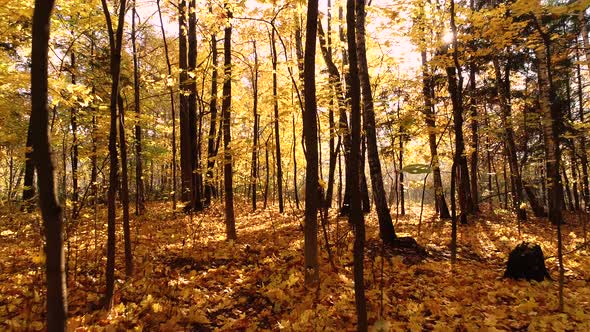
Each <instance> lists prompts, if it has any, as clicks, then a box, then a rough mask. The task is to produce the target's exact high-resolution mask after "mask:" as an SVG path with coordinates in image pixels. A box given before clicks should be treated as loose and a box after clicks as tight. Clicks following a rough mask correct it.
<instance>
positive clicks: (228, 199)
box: [221, 10, 236, 240]
mask: <svg viewBox="0 0 590 332" xmlns="http://www.w3.org/2000/svg"><path fill="white" fill-rule="evenodd" d="M227 17H228V19H230V20H231V18H232V13H231V11H229V10H227ZM224 32H225V33H224V40H223V56H224V79H223V103H222V105H221V111H222V113H223V161H224V167H223V169H224V172H223V183H224V188H225V226H226V235H227V239H228V240H235V239H236V222H235V217H234V192H233V165H232V152H231V150H230V146H229V145H230V143H231V74H232V70H231V69H232V68H231V66H232V64H231V33H232V26H231V25H228V26H226V27H225V29H224Z"/></svg>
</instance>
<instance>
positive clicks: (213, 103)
mask: <svg viewBox="0 0 590 332" xmlns="http://www.w3.org/2000/svg"><path fill="white" fill-rule="evenodd" d="M209 11H210V12H211V11H212V8H209ZM254 49H256V46H254ZM211 62H212V63H211V97H210V101H209V113H211V120H210V122H209V137H208V138H207V173H206V174H205V204H206V205H210V204H211V197H212V196H215V186H214V185H213V167H215V157H216V155H217V151H216V149H215V133H216V125H217V38H216V36H215V34H212V35H211ZM256 83H258V82H256ZM255 102H257V99H256V98H255ZM255 121H256V120H255ZM254 204H255V203H254Z"/></svg>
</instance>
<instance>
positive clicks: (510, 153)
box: [493, 58, 527, 220]
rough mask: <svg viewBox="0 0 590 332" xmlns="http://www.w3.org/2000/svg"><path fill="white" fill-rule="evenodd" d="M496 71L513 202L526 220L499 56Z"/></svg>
mask: <svg viewBox="0 0 590 332" xmlns="http://www.w3.org/2000/svg"><path fill="white" fill-rule="evenodd" d="M493 63H494V72H495V76H496V88H497V90H498V97H499V101H500V109H501V112H500V118H501V120H502V128H503V129H504V142H505V144H506V158H507V159H508V164H509V166H510V175H511V181H512V182H513V183H514V190H513V191H512V203H513V206H514V209H515V210H516V214H517V216H518V219H519V220H526V219H527V216H526V210H525V209H523V208H522V207H521V203H522V202H523V201H524V200H523V197H522V195H523V185H522V177H521V175H520V168H519V166H518V160H517V157H516V142H515V140H514V131H513V129H512V121H511V118H512V110H511V108H510V104H509V102H508V100H509V97H508V96H509V94H510V90H509V89H508V87H507V86H506V84H504V82H502V74H501V72H500V62H499V61H498V58H494V59H493ZM508 69H509V67H508V65H507V66H506V71H505V75H506V76H507V77H509V74H508Z"/></svg>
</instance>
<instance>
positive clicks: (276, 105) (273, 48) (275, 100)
mask: <svg viewBox="0 0 590 332" xmlns="http://www.w3.org/2000/svg"><path fill="white" fill-rule="evenodd" d="M273 23H274V21H273ZM275 33H276V32H275V29H274V25H273V28H272V29H271V33H270V46H271V48H270V51H271V55H272V95H273V109H274V121H273V122H274V127H275V128H274V129H275V149H276V152H275V153H276V163H277V191H278V194H279V212H280V213H283V211H284V203H283V165H282V163H281V139H280V138H281V136H280V132H279V95H278V86H277V84H278V83H277V48H276V45H275Z"/></svg>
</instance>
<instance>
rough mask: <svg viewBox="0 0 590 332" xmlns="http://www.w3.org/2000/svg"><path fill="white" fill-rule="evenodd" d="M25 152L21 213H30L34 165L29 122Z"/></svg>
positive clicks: (31, 209) (33, 189)
mask: <svg viewBox="0 0 590 332" xmlns="http://www.w3.org/2000/svg"><path fill="white" fill-rule="evenodd" d="M26 146H27V148H26V151H25V178H24V183H23V206H22V208H21V210H22V211H24V212H27V213H30V212H32V211H33V205H34V204H33V199H34V197H35V187H34V183H33V182H34V178H35V164H34V163H33V132H32V128H31V123H30V120H29V128H28V130H27V143H26Z"/></svg>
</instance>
